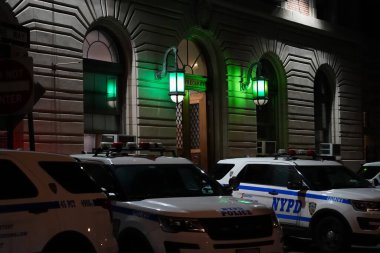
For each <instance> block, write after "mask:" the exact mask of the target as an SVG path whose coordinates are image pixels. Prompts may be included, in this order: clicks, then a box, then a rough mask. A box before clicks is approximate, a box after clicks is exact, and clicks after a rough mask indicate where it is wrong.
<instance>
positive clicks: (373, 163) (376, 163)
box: [363, 162, 380, 167]
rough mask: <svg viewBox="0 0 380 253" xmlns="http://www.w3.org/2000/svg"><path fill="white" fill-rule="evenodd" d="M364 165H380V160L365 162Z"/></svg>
mask: <svg viewBox="0 0 380 253" xmlns="http://www.w3.org/2000/svg"><path fill="white" fill-rule="evenodd" d="M363 166H369V167H370V166H376V167H377V166H380V162H370V163H365V164H363Z"/></svg>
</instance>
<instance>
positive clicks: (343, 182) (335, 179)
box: [297, 166, 372, 191]
mask: <svg viewBox="0 0 380 253" xmlns="http://www.w3.org/2000/svg"><path fill="white" fill-rule="evenodd" d="M297 169H298V171H299V172H301V174H302V175H303V176H304V178H305V180H306V183H307V184H308V185H309V186H310V188H311V190H316V191H325V190H331V189H344V188H370V187H372V186H371V184H370V183H369V182H368V181H367V180H364V179H362V178H361V177H359V176H357V175H356V174H355V173H354V172H352V171H351V170H349V169H347V168H345V167H344V166H297Z"/></svg>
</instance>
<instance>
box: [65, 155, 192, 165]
mask: <svg viewBox="0 0 380 253" xmlns="http://www.w3.org/2000/svg"><path fill="white" fill-rule="evenodd" d="M71 157H74V158H76V159H79V160H81V161H99V162H103V163H104V164H114V165H123V164H192V162H191V161H189V160H188V159H186V158H183V157H167V156H158V157H153V159H150V158H151V157H152V156H147V157H144V156H132V155H131V156H114V157H110V156H105V155H98V156H94V155H93V154H77V155H75V154H74V155H71Z"/></svg>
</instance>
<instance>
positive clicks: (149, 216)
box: [112, 205, 158, 221]
mask: <svg viewBox="0 0 380 253" xmlns="http://www.w3.org/2000/svg"><path fill="white" fill-rule="evenodd" d="M112 211H113V212H118V213H122V214H126V215H133V216H137V217H140V218H143V219H147V220H151V221H158V215H156V214H151V213H148V212H144V211H141V210H135V209H131V208H126V207H121V206H114V205H113V206H112Z"/></svg>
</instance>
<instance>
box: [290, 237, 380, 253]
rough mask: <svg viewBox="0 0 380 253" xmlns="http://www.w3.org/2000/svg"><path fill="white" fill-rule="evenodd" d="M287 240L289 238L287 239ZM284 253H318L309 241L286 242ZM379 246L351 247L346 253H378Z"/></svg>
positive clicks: (294, 240)
mask: <svg viewBox="0 0 380 253" xmlns="http://www.w3.org/2000/svg"><path fill="white" fill-rule="evenodd" d="M288 239H289V238H288ZM287 241H288V243H287V245H286V247H285V253H319V251H318V250H317V249H316V247H315V246H314V245H313V243H312V241H311V240H307V239H295V238H292V239H290V240H287ZM379 252H380V245H378V246H377V247H363V246H353V247H352V248H351V250H350V251H348V252H347V253H379Z"/></svg>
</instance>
